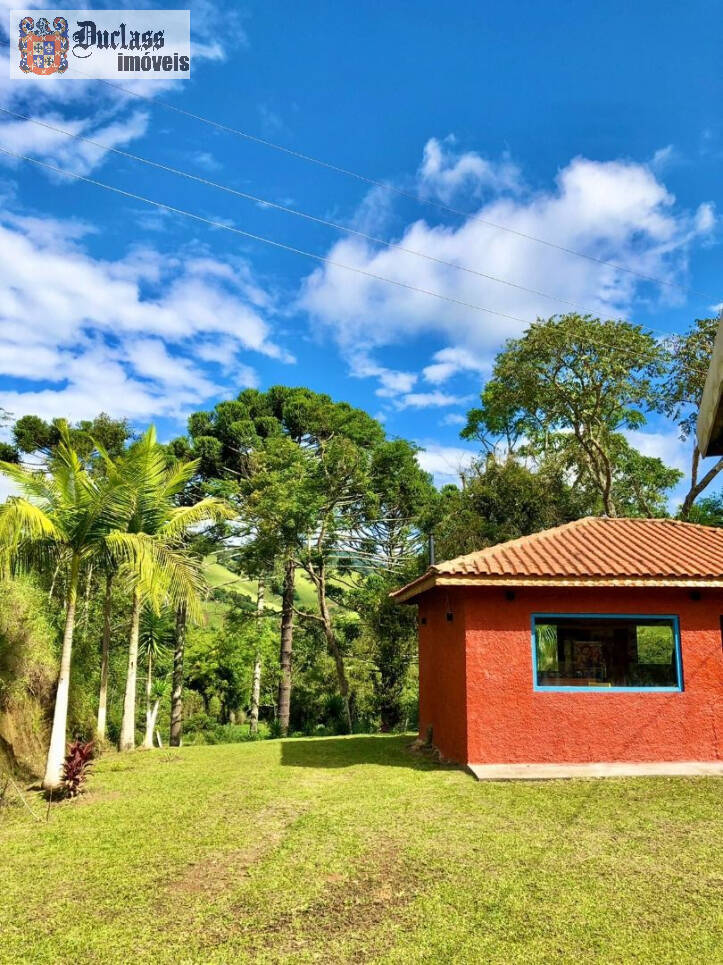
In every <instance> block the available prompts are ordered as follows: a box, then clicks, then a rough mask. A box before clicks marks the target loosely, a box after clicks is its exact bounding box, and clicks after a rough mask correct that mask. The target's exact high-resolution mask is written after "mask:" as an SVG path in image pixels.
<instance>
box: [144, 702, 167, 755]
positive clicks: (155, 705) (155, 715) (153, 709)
mask: <svg viewBox="0 0 723 965" xmlns="http://www.w3.org/2000/svg"><path fill="white" fill-rule="evenodd" d="M160 706H161V699H160V697H159V698H158V699H157V700H155V701H154V702H153V707H151V713H150V724H149V728H148V732H149V734H150V735H151V742H150V744H148V745H147V746H148V747H153V731H154V730H155V731H156V736H157V737H158V746H159V747H162V746H163V745H162V744H161V739H160V735H159V734H158V731H157V730H156V721H157V720H158V710H159V708H160Z"/></svg>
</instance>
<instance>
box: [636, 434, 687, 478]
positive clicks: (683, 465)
mask: <svg viewBox="0 0 723 965" xmlns="http://www.w3.org/2000/svg"><path fill="white" fill-rule="evenodd" d="M624 435H625V438H626V439H627V440H628V442H629V443H630V445H631V446H634V447H635V448H636V449H637V450H638V451H639V452H641V453H642V454H643V455H644V456H653V457H654V458H656V459H662V461H663V462H664V463H665V465H666V466H671V467H672V468H673V469H680V470H681V471H682V472H684V473H686V474H687V473H689V472H690V458H691V452H692V444H691V443H690V442H685V441H683V440H682V439H681V438H680V437H679V435H678V433H677V432H676V431H674V430H671V431H670V432H647V431H645V430H644V429H628V430H626V431H625V432H624Z"/></svg>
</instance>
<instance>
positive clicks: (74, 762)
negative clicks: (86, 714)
mask: <svg viewBox="0 0 723 965" xmlns="http://www.w3.org/2000/svg"><path fill="white" fill-rule="evenodd" d="M94 751H95V742H94V741H87V742H85V741H73V743H72V744H71V745H70V747H69V748H68V753H67V754H66V755H65V761H64V762H63V793H64V794H65V796H66V797H77V796H78V795H79V794H82V793H83V789H84V787H85V782H86V780H87V779H88V772H89V771H90V768H91V767H92V766H93V753H94Z"/></svg>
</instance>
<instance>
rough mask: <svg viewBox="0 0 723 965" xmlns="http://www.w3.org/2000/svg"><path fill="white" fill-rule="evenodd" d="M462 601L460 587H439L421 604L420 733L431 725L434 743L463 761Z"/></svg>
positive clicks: (465, 721) (465, 739)
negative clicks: (445, 588) (449, 619)
mask: <svg viewBox="0 0 723 965" xmlns="http://www.w3.org/2000/svg"><path fill="white" fill-rule="evenodd" d="M463 601H464V591H460V590H459V589H450V590H449V591H447V590H444V589H437V590H431V591H430V592H429V593H426V594H425V595H424V597H423V598H422V600H421V603H420V606H419V735H420V737H421V738H422V739H425V738H426V737H427V729H428V728H429V727H431V728H432V731H433V735H432V740H433V743H434V745H435V747H437V748H438V750H439V751H440V753H441V754H442V755H443V756H444V757H447V758H449V759H450V760H454V761H465V760H467V715H466V711H465V704H466V674H465V632H464V626H465V621H464V606H463ZM447 613H451V614H452V620H451V622H450V621H448V620H447ZM425 620H426V624H425V623H424V621H425Z"/></svg>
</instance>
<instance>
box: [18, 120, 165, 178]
mask: <svg viewBox="0 0 723 965" xmlns="http://www.w3.org/2000/svg"><path fill="white" fill-rule="evenodd" d="M38 120H39V121H41V122H43V123H44V122H47V123H48V124H50V125H51V126H53V127H56V128H60V129H62V130H66V131H69V132H70V133H71V134H79V135H81V136H83V137H89V138H91V139H92V140H94V141H97V142H98V143H99V144H103V145H105V146H106V147H111V148H112V147H119V146H121V145H124V144H127V143H128V142H129V141H133V140H136V139H137V138H139V137H142V136H143V135H144V134H145V133H146V131H147V129H148V121H149V115H148V114H147V113H146V112H143V111H135V112H133V113H131V114H130V115H129V116H128V117H124V118H123V119H122V120H121V119H114V120H112V121H110V122H109V123H104V121H103V118H102V116H100V115H96V116H95V117H93V118H89V119H87V120H70V119H63V117H62V116H60V115H57V114H51V115H42V116H39V117H38ZM0 147H3V148H5V149H6V150H8V151H12V152H13V153H15V154H25V155H30V156H31V157H37V158H39V159H40V160H48V161H49V162H50V163H52V164H53V165H54V166H55V167H58V168H61V169H62V170H63V171H67V172H68V173H69V174H80V175H86V174H88V173H90V171H92V170H93V169H94V168H96V167H98V166H100V165H101V164H102V163H103V161H104V160H105V158H106V156H107V152H106V151H104V150H103V149H102V148H99V147H95V146H94V145H92V144H87V143H85V142H84V141H78V140H76V139H75V138H72V137H66V136H65V135H64V134H59V133H57V131H52V130H50V129H49V128H48V127H43V126H41V125H40V124H36V123H34V122H33V121H21V120H9V121H5V123H3V124H0ZM1 157H2V160H3V161H4V162H5V163H7V164H9V165H18V164H21V163H23V162H21V161H18V160H16V159H15V158H8V157H7V156H1ZM49 176H50V177H52V178H54V179H56V180H57V179H58V178H59V177H60V175H56V174H54V173H52V172H50V175H49Z"/></svg>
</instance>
